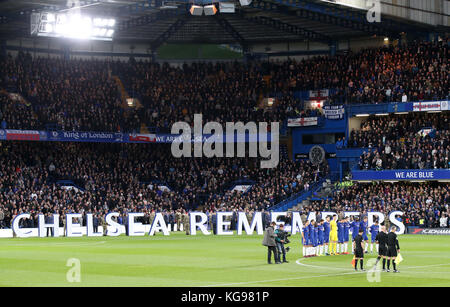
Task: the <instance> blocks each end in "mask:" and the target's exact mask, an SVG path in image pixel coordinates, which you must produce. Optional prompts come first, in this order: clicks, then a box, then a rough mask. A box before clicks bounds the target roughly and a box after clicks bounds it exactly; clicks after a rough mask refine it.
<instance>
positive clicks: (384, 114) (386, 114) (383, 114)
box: [375, 113, 389, 116]
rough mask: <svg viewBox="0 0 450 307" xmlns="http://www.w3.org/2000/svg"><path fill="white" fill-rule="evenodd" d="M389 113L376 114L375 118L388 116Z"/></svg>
mask: <svg viewBox="0 0 450 307" xmlns="http://www.w3.org/2000/svg"><path fill="white" fill-rule="evenodd" d="M388 115H389V113H377V114H375V116H388Z"/></svg>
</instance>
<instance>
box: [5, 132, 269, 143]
mask: <svg viewBox="0 0 450 307" xmlns="http://www.w3.org/2000/svg"><path fill="white" fill-rule="evenodd" d="M0 140H8V141H52V142H93V143H97V142H100V143H172V142H173V141H175V140H179V141H184V140H186V141H188V142H195V143H197V142H202V143H204V142H207V141H208V142H211V143H220V142H223V143H248V142H258V141H259V135H258V134H249V133H245V134H238V133H236V132H235V134H234V137H231V138H230V140H228V139H227V135H226V134H221V135H218V136H215V135H213V134H204V135H201V136H195V135H190V136H188V137H187V138H185V137H183V136H182V135H177V134H160V133H158V134H144V133H133V134H129V133H121V132H93V131H87V132H82V131H36V130H12V129H0ZM264 141H267V142H270V141H271V134H270V133H267V140H264Z"/></svg>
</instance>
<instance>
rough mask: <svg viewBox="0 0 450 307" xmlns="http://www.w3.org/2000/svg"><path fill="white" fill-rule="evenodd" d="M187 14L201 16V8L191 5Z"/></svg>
mask: <svg viewBox="0 0 450 307" xmlns="http://www.w3.org/2000/svg"><path fill="white" fill-rule="evenodd" d="M189 12H191V15H194V16H201V15H203V6H200V5H195V4H193V5H192V6H191V8H190V10H189Z"/></svg>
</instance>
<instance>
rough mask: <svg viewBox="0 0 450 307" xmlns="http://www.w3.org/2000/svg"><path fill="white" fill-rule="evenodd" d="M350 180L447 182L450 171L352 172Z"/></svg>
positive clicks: (449, 177)
mask: <svg viewBox="0 0 450 307" xmlns="http://www.w3.org/2000/svg"><path fill="white" fill-rule="evenodd" d="M352 179H353V180H356V181H365V180H394V181H396V180H448V179H450V169H426V170H425V169H421V170H417V169H408V170H388V171H353V172H352Z"/></svg>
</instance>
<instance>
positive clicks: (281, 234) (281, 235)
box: [275, 224, 289, 263]
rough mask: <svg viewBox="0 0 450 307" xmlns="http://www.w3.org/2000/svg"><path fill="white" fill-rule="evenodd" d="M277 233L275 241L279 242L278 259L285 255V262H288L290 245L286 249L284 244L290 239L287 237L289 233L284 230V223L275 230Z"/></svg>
mask: <svg viewBox="0 0 450 307" xmlns="http://www.w3.org/2000/svg"><path fill="white" fill-rule="evenodd" d="M275 235H276V237H275V242H276V244H277V250H278V259H279V260H281V255H283V262H284V263H288V262H289V261H287V260H286V251H289V247H287V248H286V249H285V248H284V245H285V244H288V243H289V239H288V238H287V237H288V236H289V234H288V233H287V232H286V231H284V225H283V224H281V225H280V227H279V228H278V229H277V230H275Z"/></svg>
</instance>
